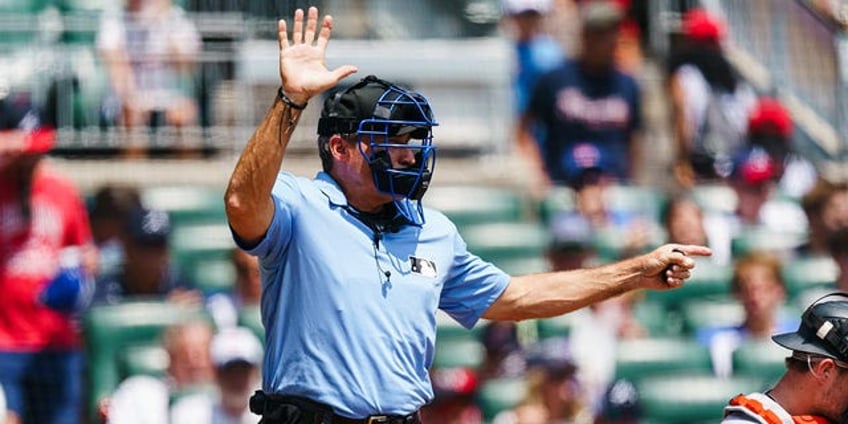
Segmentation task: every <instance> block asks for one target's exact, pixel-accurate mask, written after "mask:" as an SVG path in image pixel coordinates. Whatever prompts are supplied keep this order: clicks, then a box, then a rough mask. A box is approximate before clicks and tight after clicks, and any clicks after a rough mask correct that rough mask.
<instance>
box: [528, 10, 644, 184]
mask: <svg viewBox="0 0 848 424" xmlns="http://www.w3.org/2000/svg"><path fill="white" fill-rule="evenodd" d="M580 17H581V22H582V31H581V42H582V48H581V50H580V53H579V54H578V55H577V56H576V57H575V58H574V59H573V60H566V61H565V62H564V63H563V64H562V65H561V66H560V67H558V68H556V69H554V70H552V71H550V72H548V73H546V74H544V75H542V76H541V77H540V78H539V81H538V84H536V88H535V90H534V92H533V95H532V96H531V98H530V105H529V108H528V111H527V113H525V114H524V116H522V117H521V119H520V122H519V136H518V143H519V144H518V148H519V150H520V151H521V153H522V154H523V155H525V156H526V157H527V158H528V160H529V161H530V163H532V164H534V166H536V167H537V169H538V170H539V172H540V175H541V178H540V179H541V180H542V181H543V184H545V185H548V184H550V183H551V182H553V183H562V182H565V181H566V180H567V179H568V178H567V175H566V170H565V169H563V162H564V161H565V160H566V159H567V157H568V155H569V154H570V153H571V150H572V149H573V148H574V147H575V146H576V145H577V143H581V142H583V143H591V144H594V145H596V146H597V147H598V148H599V149H603V150H604V151H606V152H607V153H608V154H609V155H610V157H609V158H608V159H607V160H608V163H609V166H608V169H606V171H607V172H609V173H610V175H611V176H613V177H615V178H618V179H621V180H628V179H631V178H634V177H635V176H637V175H638V173H639V170H638V169H637V164H638V163H639V161H640V159H641V158H640V155H639V152H638V150H639V149H638V147H639V144H638V142H637V141H636V133H637V130H638V129H639V127H640V125H641V109H640V95H639V88H638V86H637V85H636V81H635V80H634V79H633V78H632V77H631V76H629V75H626V74H623V73H621V72H620V71H618V70H617V69H616V67H615V62H614V55H615V45H616V42H617V37H618V28H619V24H620V22H621V20H622V18H623V15H622V13H621V10H620V9H619V8H618V7H617V6H616V5H614V4H612V3H609V2H607V1H593V2H589V3H587V4H585V5H583V6H582V7H581V8H580ZM536 124H538V125H540V126H541V127H542V128H544V130H545V131H546V134H547V136H546V137H547V138H546V140H544V142H541V143H540V141H539V140H535V139H534V138H533V136H534V134H533V133H532V128H533V125H536Z"/></svg>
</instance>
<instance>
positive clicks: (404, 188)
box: [369, 150, 433, 200]
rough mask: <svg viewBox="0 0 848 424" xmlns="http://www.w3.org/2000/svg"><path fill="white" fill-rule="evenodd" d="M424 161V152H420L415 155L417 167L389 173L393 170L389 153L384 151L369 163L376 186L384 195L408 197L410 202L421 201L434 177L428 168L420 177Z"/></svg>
mask: <svg viewBox="0 0 848 424" xmlns="http://www.w3.org/2000/svg"><path fill="white" fill-rule="evenodd" d="M423 159H424V152H422V151H420V150H419V151H418V152H416V153H415V165H413V166H411V167H408V168H399V169H396V171H404V172H388V171H389V170H392V169H393V168H392V161H391V159H390V158H389V152H388V151H386V150H382V151H379V152H376V153H374V155H373V157H372V159H371V161H370V162H369V165H370V166H371V171H372V172H373V174H374V184H375V185H376V186H377V189H378V190H380V191H382V192H384V193H390V194H395V195H401V196H406V197H407V198H408V199H410V200H421V198H422V197H424V193H425V192H426V191H427V188H428V187H429V186H430V179H431V178H432V176H433V174H432V172H431V171H430V170H429V169H426V168H425V169H424V170H423V171H421V173H420V177H419V176H418V175H419V169H420V168H419V167H420V166H424V165H423V164H422V162H421V161H422V160H423ZM416 183H417V184H416Z"/></svg>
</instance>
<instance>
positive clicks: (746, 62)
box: [651, 0, 848, 179]
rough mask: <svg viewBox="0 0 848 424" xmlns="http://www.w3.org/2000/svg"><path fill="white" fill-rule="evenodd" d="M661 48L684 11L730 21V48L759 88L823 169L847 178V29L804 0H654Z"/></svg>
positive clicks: (653, 37)
mask: <svg viewBox="0 0 848 424" xmlns="http://www.w3.org/2000/svg"><path fill="white" fill-rule="evenodd" d="M651 6H652V11H653V13H655V14H656V15H657V16H658V22H659V23H660V25H659V26H658V27H657V28H656V29H655V31H654V32H652V34H651V40H652V44H653V45H654V46H655V47H657V49H658V50H659V51H660V53H667V52H668V51H669V41H668V40H669V37H668V35H669V34H670V33H674V32H676V31H678V30H679V22H680V16H681V12H683V11H685V10H686V9H687V8H689V7H694V6H703V7H705V8H706V9H708V10H709V11H711V12H712V13H714V14H716V15H718V16H721V17H722V18H723V19H724V20H725V21H726V23H727V29H728V43H727V52H728V56H729V58H730V59H731V61H732V62H734V64H735V65H736V66H737V68H738V69H739V71H740V72H741V73H742V74H743V75H744V76H745V77H746V78H747V79H748V80H749V81H750V82H752V83H753V84H754V85H755V87H756V88H757V89H758V91H759V92H760V93H763V94H769V95H773V96H776V97H778V98H780V99H781V100H782V101H784V103H786V104H787V106H788V107H789V109H790V111H791V112H792V115H793V119H794V120H795V122H796V124H797V127H798V129H799V131H797V140H796V142H797V145H798V147H799V149H800V150H801V151H802V152H803V153H804V154H805V155H807V156H808V157H809V158H810V159H811V160H813V161H814V162H816V163H817V165H818V167H819V170H820V171H821V172H822V173H824V174H831V175H832V177H833V178H836V179H845V178H848V165H846V162H847V161H848V35H846V33H845V31H844V29H843V27H841V26H840V25H838V24H837V23H836V20H837V19H836V18H835V17H834V16H828V15H826V14H823V13H822V11H821V10H819V9H816V8H814V7H813V6H812V5H811V4H810V2H808V1H805V0H700V1H697V0H682V1H673V0H653V1H652V2H651Z"/></svg>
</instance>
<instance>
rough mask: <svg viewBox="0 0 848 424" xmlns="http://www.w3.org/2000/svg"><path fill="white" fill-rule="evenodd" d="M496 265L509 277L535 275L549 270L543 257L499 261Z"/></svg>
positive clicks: (549, 267) (548, 265) (548, 264)
mask: <svg viewBox="0 0 848 424" xmlns="http://www.w3.org/2000/svg"><path fill="white" fill-rule="evenodd" d="M497 265H498V268H500V269H501V270H503V271H504V272H506V273H507V274H509V275H525V274H536V273H540V272H548V271H550V270H551V265H550V263H549V262H548V259H547V258H546V257H544V256H536V257H527V258H506V259H500V260H498V263H497Z"/></svg>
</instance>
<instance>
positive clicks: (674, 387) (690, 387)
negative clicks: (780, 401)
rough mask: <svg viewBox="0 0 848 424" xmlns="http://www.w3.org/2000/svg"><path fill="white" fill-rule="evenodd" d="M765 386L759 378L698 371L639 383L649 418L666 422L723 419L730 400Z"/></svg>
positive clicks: (642, 401) (644, 414)
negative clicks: (720, 376)
mask: <svg viewBox="0 0 848 424" xmlns="http://www.w3.org/2000/svg"><path fill="white" fill-rule="evenodd" d="M763 388H764V387H763V385H762V381H761V380H760V379H757V378H746V377H732V378H727V379H720V378H717V377H714V376H709V375H697V374H696V375H674V376H663V377H650V378H644V379H642V380H640V381H638V382H637V383H636V389H637V390H638V392H639V396H640V400H641V403H642V412H643V416H644V418H645V421H646V422H654V423H664V424H689V423H697V422H719V421H721V418H722V416H723V410H724V407H725V406H726V405H727V402H728V401H730V399H732V398H733V397H734V396H736V395H738V394H740V393H749V392H754V391H759V390H762V389H763Z"/></svg>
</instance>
